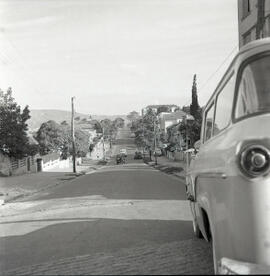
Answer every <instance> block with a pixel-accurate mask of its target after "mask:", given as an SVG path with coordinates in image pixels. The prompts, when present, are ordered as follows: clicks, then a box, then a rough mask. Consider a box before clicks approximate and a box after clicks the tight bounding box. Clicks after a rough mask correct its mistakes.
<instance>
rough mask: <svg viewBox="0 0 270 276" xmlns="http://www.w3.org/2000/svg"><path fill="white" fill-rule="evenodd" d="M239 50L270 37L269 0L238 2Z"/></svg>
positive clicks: (243, 0)
mask: <svg viewBox="0 0 270 276" xmlns="http://www.w3.org/2000/svg"><path fill="white" fill-rule="evenodd" d="M238 29H239V48H241V47H242V46H243V45H245V44H247V43H248V42H250V41H253V40H256V39H260V38H264V37H269V36H270V0H238Z"/></svg>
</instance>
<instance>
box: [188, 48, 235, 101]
mask: <svg viewBox="0 0 270 276" xmlns="http://www.w3.org/2000/svg"><path fill="white" fill-rule="evenodd" d="M236 49H238V46H235V47H234V48H233V49H232V50H231V51H230V53H229V54H228V55H227V56H226V58H225V59H224V60H223V61H222V62H221V64H220V65H219V66H218V67H217V69H216V70H215V71H214V72H213V73H212V74H211V75H210V76H209V77H208V79H207V80H206V81H205V83H204V84H203V85H202V86H201V88H200V92H201V91H202V90H203V89H204V88H205V86H206V85H207V84H208V82H209V81H210V80H211V79H212V78H213V77H214V76H215V74H216V73H217V72H218V71H219V70H220V68H221V67H222V66H223V65H224V64H225V63H226V61H227V60H228V59H229V58H230V56H231V55H232V53H233V52H234V51H235V50H236ZM188 103H189V101H188V102H186V103H185V104H184V106H186V105H188Z"/></svg>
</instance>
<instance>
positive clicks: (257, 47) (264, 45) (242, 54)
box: [204, 38, 270, 108]
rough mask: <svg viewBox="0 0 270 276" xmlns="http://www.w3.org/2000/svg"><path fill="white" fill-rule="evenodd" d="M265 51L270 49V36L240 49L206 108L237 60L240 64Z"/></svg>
mask: <svg viewBox="0 0 270 276" xmlns="http://www.w3.org/2000/svg"><path fill="white" fill-rule="evenodd" d="M265 51H270V38H262V39H257V40H254V41H252V42H249V43H247V44H246V45H244V46H243V47H242V48H241V49H240V50H239V52H238V53H237V54H236V55H235V57H234V58H233V60H232V61H231V63H230V65H229V66H228V67H227V70H226V71H225V73H224V74H223V76H222V78H221V79H220V81H219V82H218V84H217V85H216V87H215V89H214V91H213V93H212V94H211V97H209V99H208V101H207V103H206V104H205V106H204V107H205V108H206V107H208V106H209V104H210V103H211V101H212V99H213V98H214V97H215V95H216V93H218V91H219V88H220V86H221V85H222V84H223V81H224V79H226V77H227V76H228V73H229V72H230V71H231V69H232V68H233V67H234V66H235V64H236V63H237V62H238V63H239V64H242V63H243V62H244V61H245V60H246V59H247V58H248V57H249V56H250V55H252V54H259V53H262V52H265Z"/></svg>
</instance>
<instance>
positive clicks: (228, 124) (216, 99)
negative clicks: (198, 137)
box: [210, 70, 236, 139]
mask: <svg viewBox="0 0 270 276" xmlns="http://www.w3.org/2000/svg"><path fill="white" fill-rule="evenodd" d="M233 77H235V71H234V70H232V72H230V74H229V76H228V77H227V78H226V81H225V82H224V84H223V85H222V86H221V88H220V89H219V91H218V92H217V94H216V95H215V97H214V102H215V112H214V123H213V126H212V128H213V129H212V135H211V138H212V137H215V136H217V135H219V134H220V133H221V132H223V131H224V130H225V129H227V128H228V127H229V126H230V124H231V123H232V115H233V108H234V101H235V92H236V90H235V88H236V82H235V79H233ZM230 80H232V81H233V82H234V86H233V97H232V106H231V112H230V120H229V122H228V123H227V125H226V126H225V127H224V128H222V129H221V130H220V131H219V132H218V133H217V134H214V124H215V122H216V113H217V102H218V97H219V95H220V94H221V93H222V92H223V91H224V90H223V89H224V87H225V86H226V85H227V84H228V82H229V81H230ZM211 138H210V139H211Z"/></svg>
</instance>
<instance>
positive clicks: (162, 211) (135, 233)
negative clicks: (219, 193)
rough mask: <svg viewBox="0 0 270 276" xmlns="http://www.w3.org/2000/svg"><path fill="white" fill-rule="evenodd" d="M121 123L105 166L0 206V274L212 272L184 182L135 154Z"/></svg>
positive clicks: (208, 248) (208, 255)
mask: <svg viewBox="0 0 270 276" xmlns="http://www.w3.org/2000/svg"><path fill="white" fill-rule="evenodd" d="M130 136H131V133H130V131H129V130H128V129H127V128H124V129H122V130H121V131H120V132H119V135H118V137H117V140H116V144H115V145H113V149H112V152H113V155H116V154H117V153H118V152H119V150H120V149H121V148H125V149H127V152H128V158H127V163H126V164H123V165H116V164H115V159H114V157H113V158H112V159H111V160H110V162H109V164H108V165H107V166H104V167H103V168H101V169H99V170H97V171H94V172H90V173H88V174H85V175H82V176H80V177H78V178H74V179H72V180H70V181H68V182H65V184H64V185H57V186H55V187H52V188H51V189H48V190H46V193H44V192H43V193H41V194H35V195H34V196H32V197H31V198H22V199H21V200H18V201H17V202H13V203H9V204H6V205H4V206H2V207H1V209H0V216H1V223H0V249H1V250H0V272H1V273H0V274H3V275H21V274H28V275H29V274H30V275H50V274H61V275H74V274H77V275H89V274H90V275H91V274H92V275H93V274H94V275H97V274H98V275H102V274H111V275H123V274H139V275H142V274H160V275H161V274H163V275H164V274H171V275H172V274H212V273H213V268H212V267H213V263H212V253H211V246H210V244H209V243H207V242H206V241H204V240H198V239H196V238H194V237H193V230H192V223H191V214H190V210H189V203H188V202H187V201H186V197H185V188H184V183H183V182H181V179H177V178H176V177H174V176H170V175H167V174H165V173H163V172H160V171H159V170H157V169H155V168H153V167H151V166H148V165H146V164H144V163H143V162H142V160H134V159H133V156H134V151H135V150H136V147H135V145H134V142H133V138H131V137H130Z"/></svg>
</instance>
